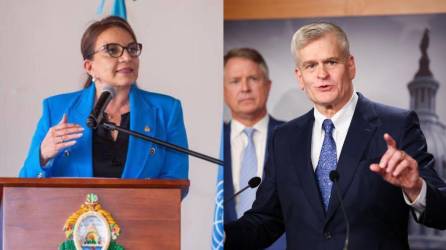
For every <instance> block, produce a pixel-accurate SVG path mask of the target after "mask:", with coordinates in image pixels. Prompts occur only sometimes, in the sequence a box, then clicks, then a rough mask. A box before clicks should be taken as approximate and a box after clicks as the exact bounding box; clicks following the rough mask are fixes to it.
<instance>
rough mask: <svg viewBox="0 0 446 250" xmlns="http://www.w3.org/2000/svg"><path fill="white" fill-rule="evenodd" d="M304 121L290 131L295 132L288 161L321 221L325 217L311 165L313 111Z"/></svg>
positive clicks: (306, 115)
mask: <svg viewBox="0 0 446 250" xmlns="http://www.w3.org/2000/svg"><path fill="white" fill-rule="evenodd" d="M304 118H305V119H304V121H303V122H302V123H300V124H302V126H297V127H296V128H295V129H293V130H292V131H296V133H294V134H293V135H292V136H293V137H294V138H293V139H292V140H291V146H290V152H289V154H290V159H292V161H293V163H294V165H295V168H296V170H297V176H298V178H299V180H300V183H301V185H302V190H303V191H304V193H305V196H306V197H307V200H308V201H309V202H310V204H311V206H312V207H313V208H314V210H313V211H314V212H315V213H316V214H317V215H318V216H317V217H318V218H321V220H323V219H324V217H325V211H324V209H323V205H322V200H321V195H320V192H319V186H318V185H317V181H316V177H315V174H314V169H313V164H312V163H311V138H312V134H313V124H314V115H313V110H311V111H310V112H308V113H307V114H305V115H304Z"/></svg>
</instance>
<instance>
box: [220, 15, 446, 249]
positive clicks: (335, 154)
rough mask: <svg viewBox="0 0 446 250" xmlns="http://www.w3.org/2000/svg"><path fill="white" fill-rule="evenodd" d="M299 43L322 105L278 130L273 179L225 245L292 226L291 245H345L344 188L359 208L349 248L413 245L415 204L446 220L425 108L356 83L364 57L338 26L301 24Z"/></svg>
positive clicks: (303, 83) (427, 215)
mask: <svg viewBox="0 0 446 250" xmlns="http://www.w3.org/2000/svg"><path fill="white" fill-rule="evenodd" d="M292 52H293V56H294V58H295V61H296V69H295V74H296V77H297V79H298V81H299V86H300V88H301V89H302V90H304V91H305V92H306V94H307V95H308V97H309V98H310V100H311V101H312V102H313V104H314V109H313V110H311V111H310V112H308V113H307V114H305V115H303V116H301V117H299V118H297V119H295V120H292V121H290V122H288V123H286V124H285V125H283V126H281V127H279V128H278V129H276V130H275V132H274V134H273V136H272V139H271V144H270V147H269V158H268V161H267V164H266V174H265V175H266V176H265V178H264V181H263V182H262V184H261V185H260V187H259V190H258V191H257V196H256V200H255V202H254V204H253V207H252V209H251V210H249V211H247V212H246V213H245V215H244V216H243V217H242V218H240V219H239V220H238V221H236V222H234V223H231V224H228V225H226V226H225V232H226V242H225V249H244V250H246V249H259V248H262V247H264V246H265V245H268V244H270V242H272V241H274V240H275V239H276V238H277V237H279V235H280V234H282V233H283V232H284V231H286V234H287V249H293V250H294V249H315V250H319V249H321V250H322V249H342V247H343V245H344V240H345V238H346V220H345V219H344V217H343V214H342V211H341V207H340V201H339V200H338V199H337V198H336V195H335V193H334V192H338V193H339V194H340V196H341V197H342V199H343V202H344V205H345V210H346V213H347V214H348V217H349V224H350V235H349V237H350V238H349V241H350V243H349V249H361V250H368V249H370V250H371V249H386V250H387V249H388V250H399V249H409V245H408V240H407V230H408V217H409V214H410V213H412V214H413V216H415V218H416V219H417V221H418V222H419V223H422V224H424V225H426V226H430V227H434V228H438V229H445V228H446V212H445V211H446V193H445V190H446V185H445V183H444V182H443V181H442V180H441V179H440V178H439V177H438V175H437V173H436V172H435V171H434V169H433V166H434V159H433V157H432V155H430V154H429V153H427V146H426V140H425V138H424V136H423V133H422V132H421V129H420V126H419V122H418V118H417V116H416V114H415V113H414V112H410V111H405V110H402V109H397V108H392V107H389V106H385V105H382V104H378V103H375V102H372V101H370V100H368V99H367V98H366V97H364V96H363V95H361V94H360V93H357V92H355V91H354V88H353V83H352V80H353V78H354V77H355V73H356V66H355V61H354V58H353V56H352V55H351V54H350V52H349V44H348V40H347V36H346V34H345V33H344V31H343V30H342V29H341V28H339V27H338V26H336V25H334V24H330V23H314V24H309V25H306V26H304V27H302V28H300V29H299V30H298V31H297V32H296V33H295V34H294V36H293V40H292ZM333 170H336V171H337V172H338V174H339V180H338V184H339V185H338V187H339V189H337V187H336V185H333V183H332V182H331V181H330V179H329V174H330V172H332V171H333ZM335 189H336V190H335Z"/></svg>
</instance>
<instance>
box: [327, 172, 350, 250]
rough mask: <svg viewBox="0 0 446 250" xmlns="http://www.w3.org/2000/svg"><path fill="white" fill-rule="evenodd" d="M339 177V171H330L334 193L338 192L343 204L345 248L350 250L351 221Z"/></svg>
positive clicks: (337, 194)
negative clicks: (341, 191) (341, 192)
mask: <svg viewBox="0 0 446 250" xmlns="http://www.w3.org/2000/svg"><path fill="white" fill-rule="evenodd" d="M338 179H339V173H338V171H336V170H332V171H331V172H330V180H331V181H332V182H333V184H334V186H335V190H334V193H335V194H336V197H337V198H338V200H339V204H340V206H341V211H342V215H343V216H344V220H345V227H346V233H345V242H344V248H343V250H348V243H349V239H350V222H349V221H348V217H347V212H346V211H345V207H344V201H343V199H342V197H341V194H340V192H339V190H340V189H339V184H338Z"/></svg>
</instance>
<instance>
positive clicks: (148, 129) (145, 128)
mask: <svg viewBox="0 0 446 250" xmlns="http://www.w3.org/2000/svg"><path fill="white" fill-rule="evenodd" d="M150 130H151V129H150V127H149V126H147V125H146V126H145V127H144V132H147V133H148V132H150Z"/></svg>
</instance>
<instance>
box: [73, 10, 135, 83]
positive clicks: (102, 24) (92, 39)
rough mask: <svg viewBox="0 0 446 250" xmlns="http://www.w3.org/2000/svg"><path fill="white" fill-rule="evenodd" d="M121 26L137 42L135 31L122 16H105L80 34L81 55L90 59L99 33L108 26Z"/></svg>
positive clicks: (89, 81)
mask: <svg viewBox="0 0 446 250" xmlns="http://www.w3.org/2000/svg"><path fill="white" fill-rule="evenodd" d="M113 27H117V28H121V29H123V30H125V31H127V32H128V33H129V34H130V35H131V36H132V38H133V40H135V42H137V40H136V35H135V32H133V29H132V27H131V26H130V24H129V23H128V22H127V21H126V20H125V19H123V18H121V17H118V16H108V17H105V18H103V19H101V20H99V21H96V22H94V23H92V24H90V26H88V28H87V29H86V30H85V32H84V34H83V35H82V39H81V53H82V57H83V58H84V60H85V59H91V58H92V57H93V54H94V50H95V45H96V40H97V39H98V37H99V35H100V34H101V33H102V32H104V31H105V30H107V29H109V28H113ZM91 79H92V78H91V76H90V75H89V76H88V78H87V80H86V81H85V83H84V88H87V87H88V86H90V84H91Z"/></svg>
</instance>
